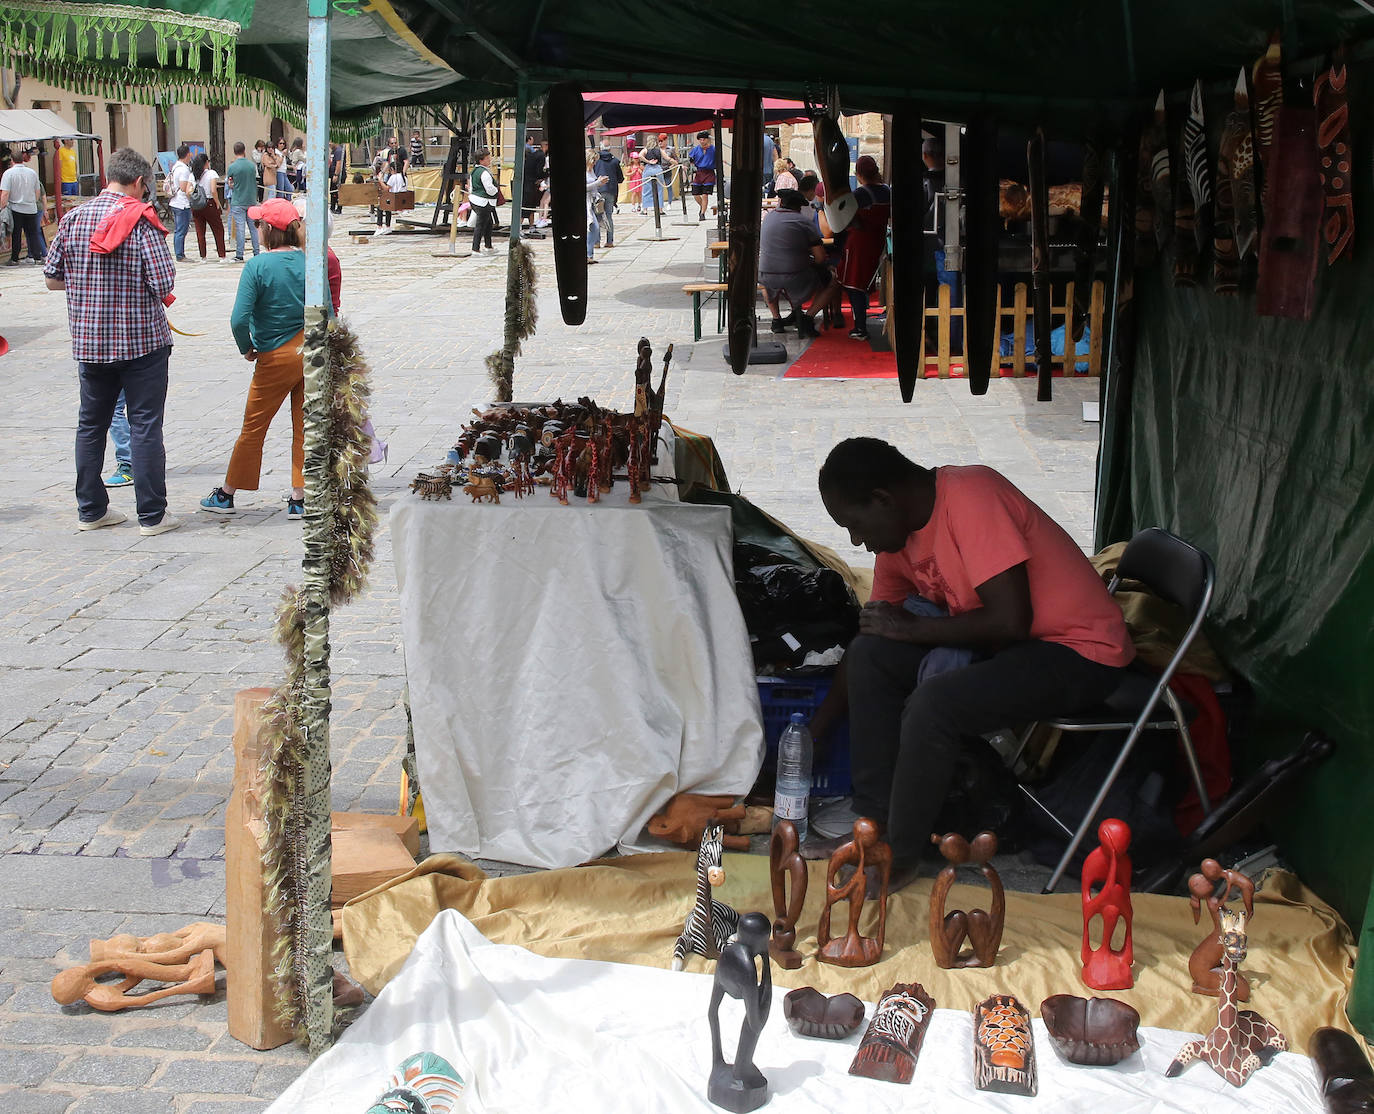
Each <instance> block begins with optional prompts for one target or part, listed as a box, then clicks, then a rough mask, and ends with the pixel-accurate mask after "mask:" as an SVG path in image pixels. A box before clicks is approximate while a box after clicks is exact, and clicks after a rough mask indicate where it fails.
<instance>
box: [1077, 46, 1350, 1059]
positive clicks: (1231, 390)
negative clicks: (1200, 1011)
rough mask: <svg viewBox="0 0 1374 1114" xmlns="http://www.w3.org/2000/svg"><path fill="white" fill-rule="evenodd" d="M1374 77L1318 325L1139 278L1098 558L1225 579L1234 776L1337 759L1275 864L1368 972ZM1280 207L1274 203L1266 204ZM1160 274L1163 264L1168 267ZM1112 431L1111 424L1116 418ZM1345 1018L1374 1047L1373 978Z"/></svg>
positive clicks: (1287, 820) (1306, 801)
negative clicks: (1166, 556) (1241, 683)
mask: <svg viewBox="0 0 1374 1114" xmlns="http://www.w3.org/2000/svg"><path fill="white" fill-rule="evenodd" d="M1371 89H1374V72H1371V69H1370V68H1368V67H1366V68H1362V69H1361V70H1359V71H1356V72H1353V73H1352V79H1351V105H1352V107H1354V108H1355V111H1354V113H1353V118H1352V132H1353V136H1354V140H1355V144H1356V157H1355V160H1354V165H1355V166H1357V167H1359V168H1361V170H1360V171H1359V172H1358V173H1357V175H1356V179H1355V180H1356V183H1357V191H1358V192H1357V195H1356V214H1357V215H1356V222H1357V224H1356V228H1357V233H1358V234H1359V235H1358V239H1357V243H1356V251H1355V260H1354V262H1346V263H1341V264H1338V265H1337V266H1336V267H1334V268H1330V269H1328V268H1327V266H1326V263H1325V259H1324V258H1323V261H1322V264H1321V267H1320V271H1319V278H1318V283H1319V288H1318V298H1317V308H1316V313H1315V315H1314V316H1313V318H1312V320H1311V321H1306V322H1300V321H1288V320H1281V319H1277V318H1262V317H1258V316H1257V315H1256V312H1255V299H1254V296H1253V295H1252V294H1242V295H1241V296H1239V297H1230V298H1226V297H1219V296H1218V295H1216V294H1214V293H1212V292H1211V291H1210V290H1208V289H1204V288H1202V287H1198V288H1193V289H1180V288H1176V287H1174V286H1173V284H1172V274H1171V270H1169V269H1167V268H1166V267H1159V266H1157V267H1155V268H1153V269H1152V270H1149V271H1141V272H1138V273H1137V276H1136V287H1135V293H1136V312H1137V315H1138V316H1137V321H1138V343H1137V346H1136V368H1135V374H1134V382H1133V385H1132V386H1131V389H1130V391H1129V398H1128V399H1124V400H1123V407H1122V411H1121V412H1120V413H1119V414H1118V415H1116V417H1117V418H1118V426H1119V429H1118V431H1117V432H1118V434H1119V435H1124V437H1125V439H1126V446H1127V464H1126V466H1125V467H1120V468H1117V469H1116V470H1115V471H1114V472H1113V473H1112V474H1110V475H1109V476H1108V477H1107V481H1106V484H1105V486H1104V488H1103V491H1102V493H1101V496H1102V499H1103V501H1104V502H1105V503H1106V505H1107V506H1109V507H1111V508H1112V509H1113V511H1114V514H1113V515H1112V516H1110V517H1111V519H1112V521H1111V522H1110V524H1109V525H1108V526H1107V527H1106V529H1105V531H1104V536H1101V537H1099V538H1098V542H1099V544H1105V543H1107V542H1110V541H1115V540H1120V539H1121V538H1124V537H1127V536H1129V534H1130V532H1131V530H1132V529H1136V528H1139V527H1143V526H1147V525H1155V524H1159V525H1163V526H1166V527H1168V528H1169V529H1171V530H1174V531H1176V532H1177V533H1179V534H1181V535H1182V536H1184V537H1187V538H1190V539H1191V540H1193V541H1195V542H1196V543H1197V544H1198V545H1200V546H1202V547H1203V548H1204V549H1206V550H1207V551H1208V552H1209V553H1210V554H1211V555H1212V557H1213V559H1214V560H1215V561H1216V565H1217V593H1216V598H1215V600H1214V602H1213V605H1212V612H1211V616H1212V624H1211V627H1210V633H1211V636H1212V638H1213V641H1214V642H1215V644H1216V645H1217V647H1218V649H1219V650H1220V651H1221V652H1222V653H1223V655H1224V656H1225V657H1226V659H1227V661H1228V662H1229V663H1230V664H1231V665H1232V666H1233V667H1234V668H1235V670H1236V671H1237V672H1239V673H1240V674H1242V675H1243V676H1244V677H1245V678H1246V679H1247V680H1248V681H1249V682H1250V683H1251V684H1252V685H1253V687H1254V689H1255V693H1256V697H1257V704H1258V707H1257V714H1256V715H1255V717H1254V724H1253V728H1252V731H1251V736H1252V739H1251V742H1252V749H1250V750H1248V751H1247V752H1245V753H1242V754H1238V755H1237V756H1236V759H1237V763H1238V764H1239V765H1240V766H1241V768H1242V769H1244V768H1247V767H1253V766H1254V765H1256V764H1258V763H1259V762H1261V761H1263V760H1264V759H1265V758H1268V757H1273V756H1276V755H1278V754H1280V753H1283V752H1286V751H1288V750H1291V749H1292V748H1293V747H1294V746H1295V745H1296V744H1297V742H1298V740H1299V739H1300V737H1301V735H1302V733H1303V732H1304V731H1305V730H1309V729H1312V728H1317V729H1319V730H1321V731H1322V732H1324V733H1325V734H1327V735H1328V736H1330V737H1331V738H1332V739H1333V740H1335V742H1336V744H1337V747H1338V750H1337V752H1336V754H1335V755H1334V757H1333V758H1331V759H1330V760H1329V761H1328V762H1327V763H1326V764H1325V765H1324V766H1322V767H1320V768H1319V769H1318V770H1317V771H1316V773H1315V774H1314V775H1312V776H1311V777H1310V778H1308V779H1307V780H1306V781H1304V783H1303V784H1302V786H1301V789H1300V790H1299V795H1298V797H1297V798H1296V799H1295V800H1294V801H1293V802H1292V805H1291V807H1290V808H1288V809H1287V810H1286V811H1284V812H1283V813H1282V814H1281V815H1280V816H1278V817H1277V818H1276V819H1275V821H1274V822H1273V825H1272V827H1273V829H1274V831H1275V834H1276V835H1277V836H1278V838H1279V839H1280V841H1281V844H1282V847H1283V850H1284V853H1285V854H1286V855H1287V856H1288V857H1289V858H1290V859H1291V860H1292V862H1293V864H1294V865H1295V866H1296V867H1297V869H1298V870H1299V871H1300V873H1301V874H1302V876H1303V878H1304V880H1305V881H1307V882H1308V883H1309V884H1310V885H1311V886H1312V887H1313V888H1314V889H1315V890H1316V891H1317V892H1319V893H1320V894H1321V895H1322V896H1323V897H1324V898H1326V899H1327V900H1328V901H1330V902H1331V903H1332V904H1333V905H1335V906H1336V907H1337V908H1338V909H1340V910H1341V912H1342V913H1343V914H1344V915H1345V916H1346V918H1347V919H1348V920H1349V921H1350V922H1351V923H1352V924H1353V925H1356V926H1358V925H1360V923H1361V921H1363V924H1364V932H1363V935H1362V943H1366V944H1368V945H1370V949H1371V950H1370V951H1369V953H1368V954H1369V955H1370V956H1374V906H1371V908H1370V910H1369V914H1368V915H1366V910H1365V907H1366V902H1367V901H1369V898H1370V883H1371V864H1374V823H1371V821H1370V817H1371V816H1374V685H1372V684H1371V680H1372V679H1374V678H1372V677H1371V672H1372V670H1371V666H1374V467H1371V465H1374V312H1371V308H1370V307H1371V304H1374V236H1371V235H1370V231H1371V229H1374V178H1371V174H1370V171H1369V168H1370V165H1371V164H1370V153H1371V149H1374V112H1371V110H1370V109H1371V106H1370V104H1369V101H1368V93H1369V92H1370V91H1371ZM1277 203H1281V201H1279V202H1277ZM1168 258H1169V257H1168V256H1166V262H1167V260H1168ZM1108 417H1109V419H1110V418H1111V417H1112V416H1111V415H1109V416H1108ZM1350 1014H1351V1019H1352V1020H1353V1021H1354V1022H1355V1023H1356V1024H1357V1025H1358V1026H1359V1027H1360V1028H1361V1030H1362V1031H1363V1032H1364V1033H1365V1034H1366V1035H1374V965H1371V964H1370V963H1369V962H1368V961H1365V962H1364V963H1363V964H1362V965H1361V968H1360V971H1359V974H1358V977H1357V984H1356V993H1355V995H1354V997H1353V1000H1352V1005H1351V1008H1350Z"/></svg>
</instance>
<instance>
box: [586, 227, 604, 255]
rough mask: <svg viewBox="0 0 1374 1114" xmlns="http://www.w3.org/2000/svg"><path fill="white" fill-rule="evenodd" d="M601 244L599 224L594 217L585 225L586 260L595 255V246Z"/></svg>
mask: <svg viewBox="0 0 1374 1114" xmlns="http://www.w3.org/2000/svg"><path fill="white" fill-rule="evenodd" d="M599 243H601V222H600V221H598V220H597V219H596V218H595V217H593V218H592V219H591V221H590V222H589V223H588V224H587V258H588V259H592V258H593V257H594V256H595V255H596V245H597V244H599Z"/></svg>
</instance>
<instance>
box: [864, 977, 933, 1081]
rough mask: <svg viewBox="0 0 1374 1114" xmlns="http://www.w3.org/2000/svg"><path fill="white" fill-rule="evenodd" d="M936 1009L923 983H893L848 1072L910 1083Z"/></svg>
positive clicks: (884, 995)
mask: <svg viewBox="0 0 1374 1114" xmlns="http://www.w3.org/2000/svg"><path fill="white" fill-rule="evenodd" d="M934 1012H935V999H934V998H932V997H931V996H930V995H929V994H927V993H926V989H925V987H923V986H922V985H921V984H920V983H918V982H912V983H897V984H896V985H895V986H893V987H890V988H889V989H888V990H887V991H885V992H884V994H883V996H882V997H881V998H879V999H878V1005H877V1006H876V1007H875V1008H874V1010H873V1020H871V1021H870V1022H869V1023H868V1028H867V1029H866V1030H864V1035H863V1040H861V1041H860V1042H859V1050H858V1052H856V1053H855V1054H854V1062H853V1063H852V1064H850V1065H849V1074H850V1075H862V1076H864V1077H865V1078H866V1079H881V1080H882V1081H883V1082H885V1083H910V1082H911V1077H912V1076H913V1075H915V1074H916V1059H917V1057H918V1056H920V1055H921V1042H922V1041H923V1040H925V1036H926V1029H927V1028H928V1027H929V1026H930V1017H931V1014H933V1013H934Z"/></svg>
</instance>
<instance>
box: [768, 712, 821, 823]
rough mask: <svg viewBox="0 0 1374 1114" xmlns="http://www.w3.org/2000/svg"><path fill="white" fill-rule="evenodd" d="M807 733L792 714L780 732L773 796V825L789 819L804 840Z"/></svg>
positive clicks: (807, 789) (800, 718)
mask: <svg viewBox="0 0 1374 1114" xmlns="http://www.w3.org/2000/svg"><path fill="white" fill-rule="evenodd" d="M812 750H813V748H812V742H811V732H810V731H809V730H808V729H807V726H806V716H804V715H803V714H802V713H801V712H793V713H792V722H791V723H789V724H788V725H787V726H786V727H784V728H783V729H782V737H781V738H780V739H778V780H777V788H776V789H775V791H774V794H773V824H774V826H776V825H777V822H778V821H779V820H790V821H792V823H793V824H795V825H796V828H797V838H798V839H799V840H805V839H806V831H807V823H806V805H807V801H808V799H809V798H810V796H811V756H812Z"/></svg>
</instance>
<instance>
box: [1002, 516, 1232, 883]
mask: <svg viewBox="0 0 1374 1114" xmlns="http://www.w3.org/2000/svg"><path fill="white" fill-rule="evenodd" d="M1142 539H1149V540H1152V541H1156V540H1162V539H1168V544H1169V545H1170V546H1171V547H1173V546H1183V547H1186V548H1187V549H1188V550H1191V551H1192V553H1194V554H1196V555H1197V557H1198V558H1200V559H1201V565H1202V586H1201V588H1202V591H1201V595H1200V597H1199V598H1198V599H1197V602H1196V604H1195V605H1192V604H1190V601H1188V600H1179V599H1172V598H1171V597H1170V596H1168V595H1165V594H1164V593H1162V592H1158V591H1157V589H1156V586H1155V584H1154V583H1153V581H1152V579H1151V578H1150V576H1149V575H1148V573H1147V574H1146V575H1144V576H1142V575H1138V570H1137V569H1136V568H1135V565H1134V564H1133V563H1132V562H1131V560H1130V553H1131V547H1132V546H1133V545H1135V544H1136V542H1137V541H1138V540H1142ZM1122 568H1125V569H1127V572H1126V574H1125V575H1124V576H1123V574H1122V572H1121V570H1122ZM1123 579H1128V580H1138V581H1140V582H1141V583H1142V584H1144V585H1145V586H1146V587H1147V588H1149V589H1150V590H1151V591H1153V592H1155V593H1156V594H1157V595H1161V596H1163V598H1165V599H1169V601H1170V602H1171V603H1174V604H1177V605H1178V606H1180V607H1184V608H1189V609H1191V610H1193V612H1194V614H1193V618H1192V622H1191V623H1189V625H1188V629H1187V631H1186V632H1185V633H1184V635H1183V637H1182V638H1181V639H1180V640H1179V643H1178V647H1177V649H1175V651H1174V655H1173V657H1172V658H1170V659H1169V664H1168V665H1167V666H1165V668H1164V671H1163V672H1162V673H1161V674H1160V675H1159V679H1158V680H1157V681H1156V683H1155V686H1154V689H1153V691H1152V692H1151V693H1150V698H1149V699H1148V700H1147V701H1146V702H1145V705H1144V707H1143V708H1142V709H1141V711H1140V714H1139V715H1138V716H1137V717H1136V718H1135V719H1133V720H1132V719H1126V718H1125V717H1124V716H1123V718H1122V719H1121V720H1120V721H1119V722H1111V721H1103V720H1101V719H1098V720H1093V721H1091V722H1088V721H1084V720H1078V719H1074V718H1073V717H1059V718H1055V719H1048V720H1041V721H1039V723H1033V724H1031V725H1030V726H1028V727H1027V728H1026V730H1025V731H1024V732H1023V733H1022V735H1021V739H1020V746H1019V747H1018V748H1017V751H1016V754H1015V755H1014V756H1013V758H1012V761H1011V765H1012V766H1013V767H1014V766H1015V765H1016V763H1017V762H1018V761H1019V759H1020V757H1021V753H1022V751H1024V750H1025V748H1026V744H1027V743H1028V742H1029V741H1030V738H1031V734H1032V732H1033V731H1034V730H1035V728H1036V727H1037V726H1039V724H1041V723H1043V724H1044V725H1046V726H1048V727H1055V728H1058V729H1059V730H1060V731H1078V732H1081V731H1126V732H1129V733H1128V734H1127V736H1126V741H1125V742H1124V743H1123V744H1122V745H1121V750H1120V752H1119V753H1118V754H1117V756H1116V761H1115V762H1114V763H1113V764H1112V768H1111V769H1110V770H1109V771H1108V773H1107V776H1106V778H1105V779H1104V780H1103V782H1102V785H1101V787H1100V788H1099V789H1098V791H1097V795H1096V796H1095V797H1094V798H1093V802H1092V804H1091V805H1089V806H1088V810H1087V812H1086V813H1085V814H1084V816H1083V820H1082V822H1081V823H1080V824H1079V825H1078V830H1077V831H1071V830H1070V829H1069V827H1068V825H1066V824H1065V823H1064V822H1063V821H1062V820H1060V819H1059V817H1057V816H1055V815H1054V813H1053V812H1051V811H1050V809H1049V808H1048V807H1047V806H1046V805H1045V804H1044V803H1043V802H1041V801H1040V799H1039V798H1037V797H1036V796H1035V794H1034V793H1033V792H1031V790H1030V789H1029V788H1027V787H1026V786H1024V785H1022V786H1021V790H1022V792H1023V793H1025V794H1026V796H1027V797H1029V798H1030V800H1031V801H1033V802H1034V803H1035V804H1036V805H1037V806H1038V807H1039V808H1040V809H1041V810H1042V811H1043V812H1044V813H1045V814H1046V815H1047V816H1049V817H1050V819H1052V820H1053V821H1054V822H1055V824H1057V825H1058V826H1059V827H1060V828H1061V829H1062V830H1063V831H1064V834H1065V835H1067V836H1069V837H1070V838H1069V845H1068V847H1067V848H1066V849H1065V851H1064V854H1063V857H1062V858H1060V860H1059V863H1058V865H1057V866H1056V867H1055V868H1054V873H1053V874H1051V875H1050V880H1049V882H1048V883H1046V885H1045V888H1044V890H1042V891H1041V892H1042V893H1047V894H1048V893H1053V892H1054V889H1055V887H1056V886H1057V885H1058V884H1059V882H1060V879H1062V878H1063V876H1064V874H1065V872H1066V871H1067V870H1068V867H1069V863H1070V862H1072V861H1073V857H1074V854H1075V853H1076V852H1077V851H1078V847H1079V845H1080V844H1081V843H1082V842H1083V840H1084V838H1085V837H1086V836H1087V834H1088V832H1089V831H1090V830H1091V829H1092V826H1093V822H1094V818H1095V817H1096V816H1097V812H1098V810H1099V809H1100V808H1101V807H1102V802H1103V801H1105V800H1106V799H1107V794H1108V793H1110V792H1111V789H1112V786H1113V785H1115V784H1116V779H1117V778H1118V777H1119V776H1120V774H1121V771H1122V769H1123V768H1124V767H1125V765H1126V761H1127V759H1128V758H1130V756H1131V751H1132V750H1134V749H1135V744H1136V741H1137V740H1138V739H1139V738H1140V736H1141V734H1142V733H1144V732H1145V731H1148V730H1169V731H1177V732H1178V736H1179V745H1180V746H1181V747H1182V748H1183V756H1184V759H1185V760H1186V761H1187V763H1188V772H1189V773H1190V774H1191V776H1192V780H1193V785H1194V787H1195V788H1196V789H1197V794H1198V799H1199V801H1201V802H1202V811H1203V814H1204V815H1208V814H1210V813H1211V811H1212V803H1211V801H1210V800H1209V798H1208V796H1207V788H1206V785H1205V784H1204V782H1203V779H1202V768H1201V766H1200V765H1199V764H1198V758H1197V751H1196V750H1195V749H1194V747H1193V739H1192V735H1191V734H1190V733H1189V731H1188V721H1187V717H1186V715H1185V714H1184V711H1183V706H1182V705H1181V704H1180V703H1179V700H1178V697H1177V696H1175V695H1174V692H1173V690H1172V689H1170V688H1169V681H1170V679H1171V678H1172V677H1173V675H1174V673H1175V672H1176V671H1177V670H1178V666H1179V663H1180V662H1182V661H1183V658H1184V655H1185V654H1186V653H1187V652H1188V648H1189V647H1190V646H1191V645H1192V643H1193V639H1194V638H1196V637H1197V633H1198V631H1200V630H1201V629H1202V624H1203V622H1204V620H1205V619H1206V618H1207V610H1208V607H1209V606H1210V604H1211V602H1212V591H1213V589H1214V587H1215V585H1216V567H1215V566H1214V565H1213V564H1212V559H1211V557H1209V556H1208V555H1207V554H1206V553H1205V552H1203V551H1202V550H1201V549H1198V548H1197V546H1195V545H1193V544H1192V543H1190V542H1187V541H1185V540H1184V539H1183V538H1180V537H1178V536H1177V535H1176V534H1171V533H1170V532H1169V531H1167V530H1164V529H1162V528H1161V527H1158V526H1151V527H1149V528H1148V529H1145V530H1141V531H1140V532H1139V533H1137V534H1136V535H1135V537H1133V538H1132V539H1131V540H1130V542H1128V543H1127V545H1126V549H1125V551H1124V552H1123V553H1122V554H1121V560H1120V562H1119V563H1118V565H1117V571H1116V573H1115V574H1114V575H1113V576H1112V579H1111V580H1110V581H1109V582H1108V584H1107V592H1108V594H1109V595H1113V596H1115V595H1116V592H1117V589H1118V588H1119V587H1120V585H1121V582H1122V580H1123ZM1161 701H1163V702H1164V704H1165V706H1166V707H1167V709H1168V711H1169V715H1168V716H1167V717H1165V716H1160V717H1155V715H1154V712H1155V708H1156V707H1157V706H1158V705H1159V703H1160V702H1161Z"/></svg>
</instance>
